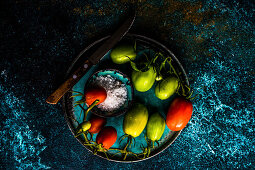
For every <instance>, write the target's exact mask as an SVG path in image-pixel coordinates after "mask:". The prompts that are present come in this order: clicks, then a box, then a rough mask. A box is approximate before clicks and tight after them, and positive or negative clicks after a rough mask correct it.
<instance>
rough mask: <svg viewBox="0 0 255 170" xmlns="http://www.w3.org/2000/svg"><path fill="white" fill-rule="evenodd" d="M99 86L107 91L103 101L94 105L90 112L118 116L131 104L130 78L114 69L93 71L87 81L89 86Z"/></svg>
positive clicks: (132, 91) (105, 115) (131, 87)
mask: <svg viewBox="0 0 255 170" xmlns="http://www.w3.org/2000/svg"><path fill="white" fill-rule="evenodd" d="M93 86H101V87H103V88H104V89H105V90H106V92H107V98H106V99H105V101H104V102H102V103H100V104H99V105H97V106H96V107H94V108H93V109H92V110H91V112H92V113H93V114H95V115H98V116H101V117H114V116H120V115H122V114H124V113H126V112H127V110H128V109H129V107H130V106H131V104H132V100H133V96H134V90H133V86H132V83H131V81H130V79H129V78H128V77H127V76H126V75H125V74H123V73H122V72H120V71H118V70H115V69H107V70H100V71H97V72H95V73H94V74H93V75H92V76H91V77H90V78H89V80H88V81H87V83H86V86H85V90H86V89H87V88H89V87H93Z"/></svg>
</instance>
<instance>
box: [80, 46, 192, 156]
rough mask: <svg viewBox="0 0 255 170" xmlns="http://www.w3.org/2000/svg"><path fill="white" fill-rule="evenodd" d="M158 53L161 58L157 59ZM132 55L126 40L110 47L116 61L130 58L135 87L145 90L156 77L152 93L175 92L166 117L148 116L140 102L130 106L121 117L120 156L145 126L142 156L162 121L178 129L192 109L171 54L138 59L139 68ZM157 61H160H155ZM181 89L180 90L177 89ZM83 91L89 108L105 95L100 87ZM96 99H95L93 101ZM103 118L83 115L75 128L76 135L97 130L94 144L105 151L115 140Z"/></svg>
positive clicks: (157, 134) (133, 50)
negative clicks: (122, 146)
mask: <svg viewBox="0 0 255 170" xmlns="http://www.w3.org/2000/svg"><path fill="white" fill-rule="evenodd" d="M160 57H161V58H163V60H162V59H161V60H159V58H160ZM135 58H136V47H135V46H132V45H129V44H120V45H118V46H117V47H116V48H114V49H113V50H112V51H111V59H112V61H113V62H114V63H115V64H124V63H128V62H130V64H131V67H132V68H133V71H132V76H131V79H132V83H133V85H134V88H135V89H136V90H137V91H139V92H146V91H148V90H149V89H151V88H152V86H153V84H154V83H155V81H156V82H158V83H157V85H156V87H155V96H156V97H158V98H159V99H161V100H166V99H168V98H170V97H171V96H172V95H173V94H175V93H177V94H178V95H177V97H175V98H174V99H173V101H172V102H171V103H170V106H169V109H168V112H167V114H166V119H164V118H163V117H162V115H160V113H158V112H156V113H150V116H149V111H148V109H147V108H146V106H144V105H143V104H141V103H135V104H134V105H133V106H132V108H130V109H129V111H128V112H127V113H126V115H125V117H124V121H123V132H124V133H125V135H123V136H122V137H121V141H122V140H123V139H124V138H128V140H127V144H126V146H125V148H124V149H123V150H120V152H121V153H124V154H125V156H124V158H123V159H126V156H127V153H130V152H128V151H127V148H128V146H130V145H131V144H132V142H133V139H134V138H136V137H138V136H139V135H140V134H141V133H142V132H143V130H144V129H145V128H146V138H147V144H148V146H147V148H146V153H145V150H144V156H145V155H147V156H149V154H150V149H149V148H150V147H151V144H152V146H153V147H154V142H156V143H158V141H159V140H160V138H161V137H162V135H163V133H164V130H165V125H167V127H168V128H169V129H170V130H172V131H180V130H182V129H183V128H184V127H185V126H186V125H187V124H188V122H189V120H190V119H191V116H192V111H193V106H192V102H191V100H190V97H191V94H190V93H189V92H190V90H188V92H185V90H183V89H184V88H185V86H184V85H183V83H182V82H181V80H180V78H179V76H178V74H177V73H176V71H175V69H174V68H173V67H172V65H171V58H169V57H166V58H164V56H163V55H162V54H160V53H158V54H157V55H156V56H155V57H154V58H152V60H150V61H149V60H148V61H146V62H142V63H139V64H140V65H143V67H142V68H141V67H139V68H138V66H139V64H138V63H135V62H134V60H135ZM159 61H160V64H158V62H159ZM167 63H168V65H169V67H168V69H169V68H170V69H169V70H168V71H167V72H166V68H167V67H166V64H167ZM187 88H188V87H187ZM188 89H189V88H188ZM180 90H182V91H181V92H180ZM84 95H85V101H86V103H87V105H88V106H89V109H88V110H90V109H92V107H94V106H95V105H97V104H100V103H102V102H103V101H104V100H105V99H106V97H107V94H106V92H105V90H104V88H103V87H95V88H91V89H88V90H87V91H86V92H85V94H84ZM95 101H97V102H96V103H95ZM87 112H88V111H87ZM85 115H87V113H86V114H85ZM106 122H107V119H105V118H102V117H98V116H92V118H91V119H90V120H89V121H88V120H86V116H85V117H84V122H83V123H81V124H80V125H79V126H78V128H77V131H76V135H78V134H81V133H90V134H97V136H96V142H95V143H94V146H95V147H96V148H97V151H103V152H106V151H107V150H109V149H110V148H111V146H112V145H113V144H114V143H115V142H116V140H117V131H116V129H115V128H114V127H112V126H105V125H106ZM88 144H89V142H88Z"/></svg>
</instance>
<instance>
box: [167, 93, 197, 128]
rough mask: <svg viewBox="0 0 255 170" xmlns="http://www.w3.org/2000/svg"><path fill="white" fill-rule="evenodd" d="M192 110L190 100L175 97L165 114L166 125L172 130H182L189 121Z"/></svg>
mask: <svg viewBox="0 0 255 170" xmlns="http://www.w3.org/2000/svg"><path fill="white" fill-rule="evenodd" d="M192 111H193V106H192V103H191V101H190V100H188V99H185V98H184V97H177V98H175V99H174V100H173V102H172V103H171V105H170V107H169V109H168V113H167V116H166V125H167V127H168V128H169V129H170V130H172V131H179V130H182V129H183V128H184V127H185V126H186V125H187V124H188V122H189V120H190V118H191V115H192Z"/></svg>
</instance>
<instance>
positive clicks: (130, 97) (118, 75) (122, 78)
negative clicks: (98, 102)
mask: <svg viewBox="0 0 255 170" xmlns="http://www.w3.org/2000/svg"><path fill="white" fill-rule="evenodd" d="M107 75H110V76H111V77H113V78H115V79H117V80H118V81H120V82H122V83H123V84H125V87H126V89H127V100H126V101H125V103H124V104H123V105H122V106H121V107H120V108H119V109H116V110H114V111H112V112H108V111H103V110H101V109H100V108H98V107H97V106H96V107H94V108H93V109H92V110H91V112H92V113H93V114H95V115H97V116H100V117H115V116H120V115H122V114H124V113H126V112H127V111H128V109H129V108H130V107H131V105H132V101H133V96H134V89H133V85H132V83H131V81H130V79H129V78H128V77H127V76H126V75H125V74H123V73H122V72H120V71H119V70H116V69H106V70H99V71H97V72H95V73H94V74H92V75H91V76H90V77H89V79H88V81H87V83H86V85H85V91H86V89H88V88H90V87H92V86H93V83H92V82H93V81H94V80H95V79H96V78H97V77H99V76H107Z"/></svg>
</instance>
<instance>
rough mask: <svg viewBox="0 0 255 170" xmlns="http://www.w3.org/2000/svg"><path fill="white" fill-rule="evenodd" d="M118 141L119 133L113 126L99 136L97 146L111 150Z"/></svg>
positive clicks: (105, 128)
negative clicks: (100, 145)
mask: <svg viewBox="0 0 255 170" xmlns="http://www.w3.org/2000/svg"><path fill="white" fill-rule="evenodd" d="M116 140H117V131H116V129H115V128H114V127H112V126H106V127H104V128H103V129H102V130H101V131H100V132H99V133H98V135H97V137H96V142H97V144H102V147H103V148H105V149H109V148H110V147H111V146H112V145H113V144H114V143H115V142H116Z"/></svg>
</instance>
